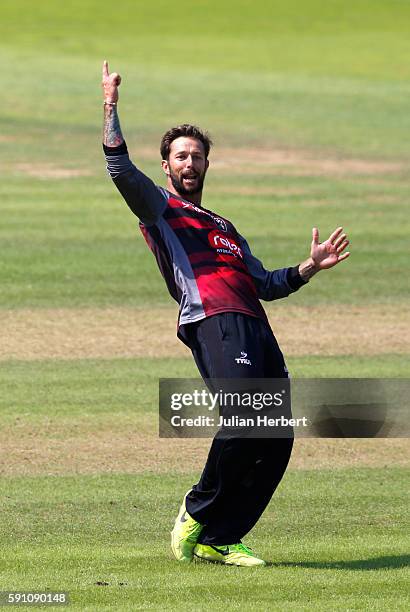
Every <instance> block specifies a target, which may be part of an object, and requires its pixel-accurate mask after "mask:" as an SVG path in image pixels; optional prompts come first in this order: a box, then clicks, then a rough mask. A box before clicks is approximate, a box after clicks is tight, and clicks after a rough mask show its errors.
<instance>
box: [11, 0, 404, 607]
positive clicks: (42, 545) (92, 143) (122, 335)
mask: <svg viewBox="0 0 410 612" xmlns="http://www.w3.org/2000/svg"><path fill="white" fill-rule="evenodd" d="M349 4H350V6H349ZM409 18H410V4H409V3H408V2H405V1H401V0H393V1H390V2H388V1H387V0H383V1H382V0H358V1H357V2H355V3H354V4H353V3H345V2H342V0H332V1H329V2H324V1H323V0H322V1H320V0H304V1H303V2H302V0H295V1H294V2H292V3H289V2H285V1H284V0H276V1H273V2H270V3H266V2H262V0H255V1H254V2H252V3H249V2H245V1H244V0H237V1H236V2H233V0H222V1H221V2H218V3H216V2H213V1H211V2H204V1H200V2H197V3H196V4H195V5H193V4H192V3H188V2H186V1H185V0H181V2H179V3H178V4H177V5H170V4H169V3H165V2H164V1H163V0H157V1H155V2H152V3H149V4H148V3H145V2H142V1H137V2H134V1H131V0H123V1H122V2H120V3H117V5H116V6H113V4H112V3H110V2H106V1H105V0H103V1H100V2H97V1H96V0H90V1H88V2H80V1H79V0H75V1H73V2H70V3H60V2H52V1H51V0H43V1H42V2H41V3H38V4H37V5H36V6H35V7H34V5H33V3H32V2H29V1H28V0H15V1H14V2H13V3H3V4H2V6H1V7H0V52H1V57H2V83H3V88H2V104H3V112H2V114H1V116H0V143H1V148H0V171H1V174H2V177H3V180H2V181H1V183H0V196H1V200H0V201H1V211H2V223H1V225H0V238H1V245H2V259H1V264H0V274H1V287H2V291H1V292H0V327H1V329H2V337H1V342H0V384H1V393H0V489H1V494H0V499H1V502H0V503H1V521H0V534H1V535H0V543H1V546H0V550H1V553H0V559H1V561H0V590H11V589H19V590H24V589H27V590H28V589H34V590H42V589H47V588H48V589H54V590H66V591H69V592H70V594H71V600H72V605H71V608H74V609H87V610H95V609H98V610H100V609H101V610H104V609H107V610H108V609H112V610H136V609H141V610H144V609H154V610H160V609H165V610H182V609H186V608H187V607H188V606H189V607H190V608H191V609H194V610H209V609H212V610H222V609H223V610H248V609H249V610H278V611H279V610H280V611H282V610H285V609H286V610H287V609H289V610H306V611H307V610H320V611H322V610H323V611H325V610H326V611H327V610H383V611H385V610H407V609H408V607H409V601H408V598H407V597H406V584H405V579H406V578H407V579H408V565H409V556H408V544H409V537H408V535H409V529H408V519H407V513H406V510H407V507H408V495H407V491H406V486H405V485H406V482H408V457H409V446H408V442H407V440H401V439H395V440H381V439H378V440H354V441H353V440H300V441H298V442H297V444H296V447H295V451H294V454H293V458H292V462H291V466H290V469H289V471H288V473H287V475H286V477H285V479H284V481H283V483H282V484H281V486H280V488H279V490H278V492H277V494H276V495H275V497H274V499H273V500H272V503H271V504H270V506H269V508H268V510H267V512H266V513H265V514H264V516H263V518H262V520H261V521H260V522H259V523H258V525H257V527H256V528H255V530H254V531H253V532H252V533H251V534H250V535H249V537H248V540H247V543H248V544H249V545H250V546H252V547H254V548H255V549H256V550H257V551H258V552H260V554H261V555H263V556H264V557H265V558H266V559H267V560H269V561H270V565H269V566H268V567H267V568H262V569H254V570H250V571H245V572H243V571H240V570H238V568H230V569H228V568H223V567H215V566H210V567H209V566H206V565H204V564H192V565H191V566H189V567H181V566H180V565H178V564H177V563H176V562H174V561H173V560H172V558H171V553H170V550H169V542H168V539H169V531H170V530H171V528H172V522H173V517H174V514H175V512H176V511H177V509H178V506H179V504H180V500H181V497H182V495H183V493H184V492H185V491H186V489H187V488H188V487H189V486H190V485H191V484H192V483H193V482H194V481H196V479H197V478H198V475H199V471H200V469H201V466H202V465H203V462H204V460H205V457H206V452H207V446H208V443H209V442H208V441H206V440H197V441H195V440H185V441H176V440H175V441H174V440H159V439H158V436H157V391H158V383H157V381H158V378H159V377H164V376H173V377H175V376H181V377H182V376H190V377H191V376H195V375H196V371H195V367H194V365H193V362H192V359H191V358H190V356H189V354H188V352H187V350H186V349H185V348H184V347H183V346H182V345H181V344H178V343H177V340H176V339H175V320H176V307H175V305H174V304H172V303H171V300H170V298H169V296H168V294H167V292H166V289H165V287H164V283H163V281H162V279H161V277H160V274H159V272H158V270H157V268H156V264H155V261H154V259H153V257H152V255H151V254H150V252H149V251H148V249H147V248H146V245H145V242H144V241H143V238H142V236H141V235H140V233H139V231H138V228H137V227H136V219H135V218H134V217H133V215H132V214H131V213H130V212H129V211H128V209H127V208H126V206H125V204H124V203H123V201H122V200H121V198H120V196H119V195H118V194H117V193H116V191H115V189H114V187H113V186H112V185H111V183H110V181H109V179H108V178H107V176H106V173H105V169H104V161H103V156H102V152H101V145H100V141H101V123H102V105H101V93H100V85H99V82H100V69H101V63H102V60H103V59H104V58H105V57H106V58H108V60H109V61H110V68H111V69H113V70H118V71H119V72H121V74H122V75H123V84H122V85H121V91H120V96H121V97H120V104H121V106H120V117H121V123H122V127H123V131H124V134H125V136H126V139H127V142H128V145H129V149H130V151H131V154H132V157H133V159H134V161H135V162H136V163H137V164H138V165H139V166H140V167H141V169H143V170H144V171H145V172H146V173H147V174H149V175H150V176H152V177H153V178H154V179H155V180H156V181H158V182H160V181H162V177H161V174H160V169H159V154H158V143H159V140H160V137H161V135H162V133H163V132H164V131H165V130H166V129H168V128H169V127H170V126H171V125H174V124H177V123H178V122H182V121H183V122H186V121H192V122H195V123H198V124H199V125H201V126H204V127H205V128H207V129H208V130H209V131H210V132H211V134H212V137H213V140H214V142H215V147H214V151H213V152H212V154H211V169H210V172H209V176H208V179H207V188H206V192H205V198H204V203H205V205H206V206H207V207H208V208H211V209H214V210H216V211H218V212H220V213H221V214H223V215H226V216H228V217H229V218H231V219H232V220H233V221H234V223H235V224H236V226H237V227H238V229H239V230H240V232H241V233H243V234H244V235H245V236H246V237H247V239H248V242H249V243H250V245H251V247H252V250H253V252H254V253H255V254H256V255H257V256H259V257H260V258H261V259H262V260H263V261H264V263H265V265H266V267H268V268H274V267H283V266H286V265H294V264H296V263H297V262H298V261H300V260H301V259H303V258H305V257H306V256H307V253H308V247H309V243H310V236H311V227H312V226H313V225H317V226H318V227H319V228H320V231H321V236H322V237H325V236H326V234H328V233H329V232H330V231H331V230H332V229H333V228H334V227H336V226H338V225H343V226H344V227H345V228H346V229H347V230H348V232H349V236H350V238H351V252H352V256H351V258H350V259H349V261H348V262H346V263H344V264H343V265H341V266H340V267H338V268H337V269H335V270H333V271H331V272H329V273H324V274H323V275H321V276H320V277H318V278H315V279H313V280H312V282H311V283H310V284H309V286H308V287H305V288H303V290H301V291H300V292H298V294H296V295H294V296H292V297H290V298H289V299H288V300H284V301H282V302H278V303H273V304H269V305H268V307H267V311H268V314H269V318H270V320H271V322H272V326H273V329H274V331H275V333H276V334H277V336H278V339H279V341H280V344H281V346H282V348H283V350H284V353H285V355H286V357H287V362H288V366H289V368H290V370H291V373H292V375H293V376H300V377H306V376H312V377H320V376H329V377H338V376H341V377H343V376H346V377H348V376H354V377H356V376H364V377H380V376H382V377H408V376H409V352H410V350H409V349H410V334H409V323H410V320H409V319H410V317H409V307H408V306H409V281H408V259H409V253H408V243H409V240H408V236H409V230H410V221H409V218H410V216H409V201H410V175H409V162H410V147H409V144H408V137H407V134H408V133H409V129H410V115H409V112H408V98H409V94H410V41H409V38H408V27H407V24H408V23H409ZM181 457H183V459H182V460H181ZM239 573H240V576H239Z"/></svg>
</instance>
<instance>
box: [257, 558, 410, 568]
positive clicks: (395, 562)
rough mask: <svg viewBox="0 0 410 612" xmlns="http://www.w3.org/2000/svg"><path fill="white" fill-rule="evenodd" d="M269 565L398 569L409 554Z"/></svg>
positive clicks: (408, 561) (406, 563)
mask: <svg viewBox="0 0 410 612" xmlns="http://www.w3.org/2000/svg"><path fill="white" fill-rule="evenodd" d="M266 565H268V566H271V567H309V568H311V569H331V570H334V569H341V570H361V571H363V570H378V569H399V568H402V567H409V566H410V555H392V556H390V557H373V559H357V560H356V561H329V562H325V561H300V562H297V561H281V562H278V563H274V562H273V561H268V562H267V564H266Z"/></svg>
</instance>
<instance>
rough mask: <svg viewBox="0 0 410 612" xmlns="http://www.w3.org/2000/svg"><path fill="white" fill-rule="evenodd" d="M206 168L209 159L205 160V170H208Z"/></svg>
mask: <svg viewBox="0 0 410 612" xmlns="http://www.w3.org/2000/svg"><path fill="white" fill-rule="evenodd" d="M208 168H209V159H207V160H206V162H205V170H208Z"/></svg>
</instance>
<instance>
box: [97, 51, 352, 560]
mask: <svg viewBox="0 0 410 612" xmlns="http://www.w3.org/2000/svg"><path fill="white" fill-rule="evenodd" d="M120 82H121V78H120V76H119V75H118V74H117V73H112V74H110V73H109V71H108V64H107V62H106V61H105V62H104V64H103V79H102V87H103V93H104V134H103V145H104V151H105V154H106V159H107V167H108V171H109V173H110V175H111V177H112V179H113V181H114V183H115V184H116V186H117V188H118V189H119V191H120V192H121V194H122V196H123V197H124V199H125V201H126V202H127V204H128V206H129V207H130V209H131V210H132V211H133V212H134V213H135V214H136V215H137V216H138V217H139V219H140V228H141V230H142V233H143V235H144V238H145V240H146V241H147V243H148V246H149V247H150V248H151V250H152V251H153V253H154V255H155V257H156V260H157V263H158V266H159V268H160V271H161V273H162V275H163V277H164V279H165V282H166V284H167V287H168V290H169V292H170V294H171V296H172V297H173V298H174V299H175V300H176V301H177V302H178V303H179V305H180V312H179V321H178V336H179V338H180V339H181V340H182V341H183V342H185V343H186V344H187V345H188V346H189V347H190V349H191V351H192V354H193V357H194V359H195V362H196V364H197V366H198V369H199V371H200V373H201V375H202V377H203V378H205V379H211V380H212V379H216V378H225V379H248V378H259V379H261V378H286V377H287V369H286V366H285V362H284V359H283V355H282V353H281V351H280V349H279V346H278V344H277V342H276V340H275V337H274V335H273V333H272V331H271V329H270V327H269V323H268V320H267V317H266V314H265V312H264V310H263V308H262V306H261V304H260V302H259V299H264V300H273V299H278V298H282V297H286V296H288V295H289V294H290V293H292V292H293V291H296V290H297V289H299V288H300V287H301V286H302V285H304V284H305V283H307V282H308V281H309V279H310V278H311V277H312V276H313V275H314V274H316V273H317V272H319V271H320V270H324V269H327V268H332V267H333V266H335V265H336V264H337V263H339V262H341V261H343V260H344V259H346V258H347V257H348V256H349V253H348V252H344V253H343V251H344V250H345V248H346V246H347V244H348V240H347V239H346V235H345V234H343V233H342V228H341V227H339V228H338V229H336V230H335V231H334V232H333V233H332V234H331V236H330V237H329V239H328V240H326V241H325V242H323V243H319V232H318V230H317V229H316V228H314V229H313V240H312V245H311V253H310V257H309V258H308V259H307V260H306V261H304V262H303V263H301V264H300V265H298V266H295V267H290V268H283V269H280V270H274V271H270V272H269V271H267V270H265V269H264V267H263V266H262V264H261V262H260V261H259V260H258V259H256V258H255V257H254V256H253V255H252V253H251V251H250V249H249V246H248V244H247V242H246V240H245V239H244V238H243V237H242V236H240V235H239V234H238V232H237V231H236V229H235V227H234V226H233V225H232V223H230V222H229V221H228V220H227V219H224V218H222V217H220V216H219V215H216V214H214V213H213V212H212V211H210V210H207V209H206V208H204V207H203V206H202V190H203V183H204V179H205V176H206V172H207V170H208V166H209V161H208V154H209V150H210V146H211V144H212V143H211V141H210V138H209V136H208V135H207V134H205V133H203V132H202V131H201V130H200V129H199V128H197V127H195V126H192V125H186V124H185V125H182V126H178V127H176V128H172V129H171V130H169V131H168V132H167V133H166V134H165V135H164V137H163V138H162V142H161V156H162V168H163V171H164V173H165V175H166V183H167V184H166V188H165V189H164V188H161V187H157V186H156V185H154V183H153V182H152V181H151V180H150V179H149V178H148V177H146V176H145V175H144V174H143V173H142V172H140V171H139V170H138V169H137V168H135V166H134V165H133V164H132V163H131V161H130V159H129V156H128V152H127V147H126V144H125V141H124V138H123V135H122V133H121V128H120V124H119V120H118V114H117V103H118V87H119V85H120ZM241 356H242V357H241ZM292 444H293V439H292V438H282V439H265V438H264V439H252V438H240V437H235V436H228V437H226V436H225V437H221V436H218V435H217V436H216V437H215V438H214V440H213V442H212V446H211V449H210V451H209V455H208V459H207V462H206V465H205V468H204V470H203V473H202V475H201V478H200V480H199V482H198V484H197V485H195V486H194V487H193V488H192V490H191V491H189V492H188V493H187V495H186V496H185V499H184V501H183V503H182V506H181V509H180V512H179V514H178V516H177V519H176V521H175V525H174V529H173V531H172V538H171V546H172V551H173V553H174V555H175V557H176V558H177V559H178V560H180V561H185V562H189V561H191V560H192V558H193V556H196V557H199V558H202V559H205V560H207V561H216V562H220V563H224V564H226V565H239V566H252V565H264V564H265V562H264V561H263V560H262V559H259V558H258V557H257V556H256V554H255V553H254V552H253V551H251V550H250V549H249V548H248V547H246V546H245V545H244V544H243V543H242V538H243V537H244V536H245V534H246V533H248V532H249V531H250V529H252V527H253V526H254V525H255V524H256V522H257V520H258V519H259V517H260V516H261V514H262V512H263V511H264V509H265V508H266V505H267V504H268V502H269V500H270V499H271V497H272V495H273V493H274V491H275V489H276V487H277V485H278V484H279V482H280V480H281V479H282V476H283V474H284V472H285V470H286V467H287V464H288V461H289V457H290V453H291V450H292Z"/></svg>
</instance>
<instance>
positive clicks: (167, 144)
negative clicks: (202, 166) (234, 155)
mask: <svg viewBox="0 0 410 612" xmlns="http://www.w3.org/2000/svg"><path fill="white" fill-rule="evenodd" d="M181 136H186V137H188V138H196V139H197V140H200V141H201V142H202V144H203V145H204V149H205V157H206V158H208V155H209V150H210V148H211V145H212V140H211V138H210V136H209V134H208V132H203V131H202V130H200V129H199V127H197V126H196V125H190V124H189V123H184V124H182V125H178V126H177V127H173V128H171V129H170V130H168V132H166V133H165V134H164V135H163V137H162V140H161V147H160V151H161V158H162V159H168V158H169V151H170V149H171V143H172V142H173V141H174V140H176V138H180V137H181Z"/></svg>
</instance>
